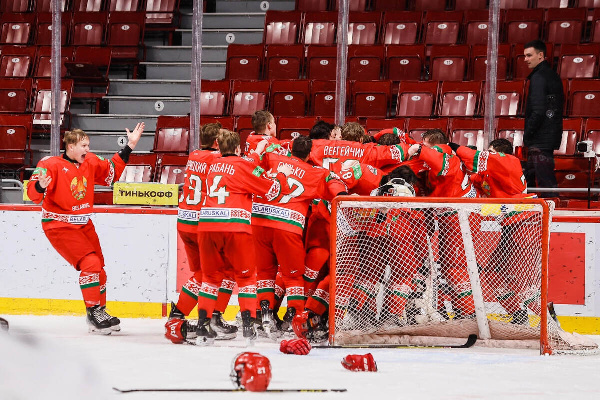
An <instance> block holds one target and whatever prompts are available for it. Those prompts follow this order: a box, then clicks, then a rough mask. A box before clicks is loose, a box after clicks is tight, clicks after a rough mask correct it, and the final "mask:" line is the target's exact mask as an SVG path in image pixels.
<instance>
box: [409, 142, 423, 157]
mask: <svg viewBox="0 0 600 400" xmlns="http://www.w3.org/2000/svg"><path fill="white" fill-rule="evenodd" d="M420 149H421V145H420V144H418V143H417V144H413V145H412V146H410V147H409V148H408V156H409V157H412V156H413V155H415V154H416V153H418V152H419V150H420Z"/></svg>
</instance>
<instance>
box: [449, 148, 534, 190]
mask: <svg viewBox="0 0 600 400" xmlns="http://www.w3.org/2000/svg"><path fill="white" fill-rule="evenodd" d="M456 155H457V156H458V157H459V158H460V159H461V160H462V162H463V163H465V167H466V168H467V169H468V170H469V171H472V172H473V173H474V174H476V175H472V176H471V179H472V180H474V178H478V179H477V182H478V183H479V186H480V189H481V191H482V193H483V194H484V195H485V196H486V197H530V196H531V195H528V194H527V182H526V181H525V176H524V175H523V168H522V167H521V161H519V159H518V158H517V157H515V156H512V155H510V154H504V153H494V152H490V151H477V150H473V149H470V148H468V147H465V146H460V147H459V148H458V149H457V150H456Z"/></svg>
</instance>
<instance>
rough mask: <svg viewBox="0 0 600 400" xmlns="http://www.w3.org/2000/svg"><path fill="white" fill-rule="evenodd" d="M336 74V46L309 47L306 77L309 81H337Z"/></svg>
mask: <svg viewBox="0 0 600 400" xmlns="http://www.w3.org/2000/svg"><path fill="white" fill-rule="evenodd" d="M336 73H337V47H336V46H308V50H307V53H306V76H307V78H308V79H319V80H330V79H331V80H335V79H336Z"/></svg>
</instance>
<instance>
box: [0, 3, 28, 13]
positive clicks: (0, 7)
mask: <svg viewBox="0 0 600 400" xmlns="http://www.w3.org/2000/svg"><path fill="white" fill-rule="evenodd" d="M27 11H29V0H3V1H2V2H1V3H0V12H2V13H24V12H27Z"/></svg>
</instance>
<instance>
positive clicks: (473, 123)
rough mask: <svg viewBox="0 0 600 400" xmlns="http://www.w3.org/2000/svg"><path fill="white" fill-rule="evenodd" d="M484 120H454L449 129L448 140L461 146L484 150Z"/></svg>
mask: <svg viewBox="0 0 600 400" xmlns="http://www.w3.org/2000/svg"><path fill="white" fill-rule="evenodd" d="M483 127H484V120H483V118H452V120H451V121H450V126H449V127H448V139H449V140H450V141H451V142H454V143H457V144H459V145H461V146H477V149H478V150H487V149H484V148H483V140H484V137H483V129H484V128H483Z"/></svg>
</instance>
